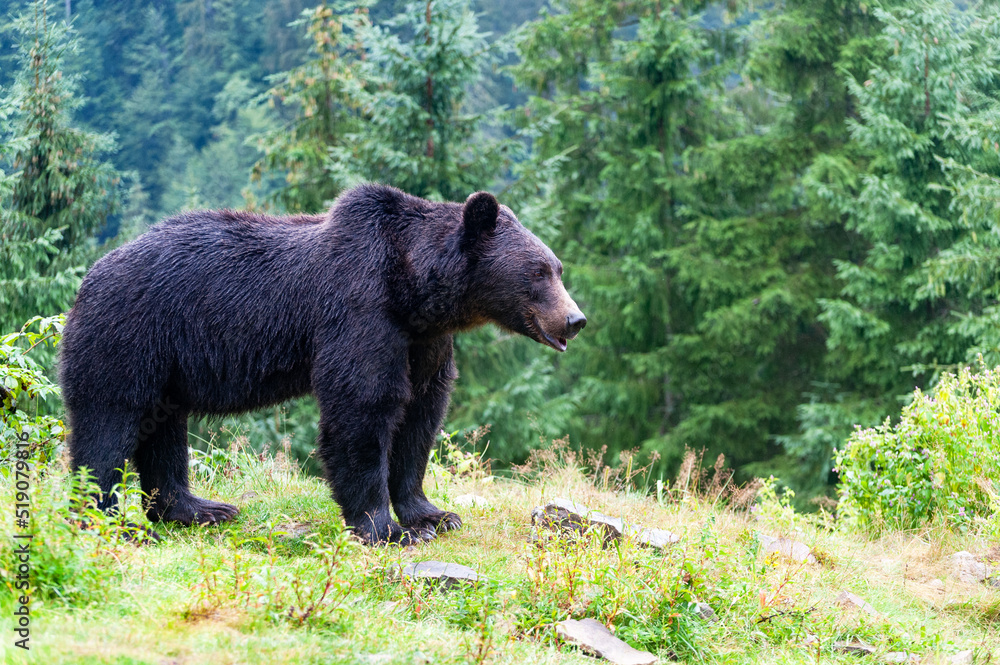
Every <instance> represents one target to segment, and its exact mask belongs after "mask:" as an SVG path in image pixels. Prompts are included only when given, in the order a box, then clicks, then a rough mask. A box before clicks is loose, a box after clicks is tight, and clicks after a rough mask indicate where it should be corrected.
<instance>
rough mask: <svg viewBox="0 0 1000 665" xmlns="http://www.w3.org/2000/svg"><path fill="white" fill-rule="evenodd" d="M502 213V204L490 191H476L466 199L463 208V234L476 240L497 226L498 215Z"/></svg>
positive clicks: (469, 238)
mask: <svg viewBox="0 0 1000 665" xmlns="http://www.w3.org/2000/svg"><path fill="white" fill-rule="evenodd" d="M499 214H500V204H499V203H497V198H496V197H495V196H493V195H492V194H490V193H489V192H476V193H475V194H473V195H472V196H470V197H469V198H467V199H466V200H465V207H464V208H463V209H462V225H463V226H464V227H465V233H464V234H463V235H464V236H465V238H466V240H475V239H476V238H480V237H482V236H484V235H486V234H488V233H493V231H495V230H496V228H497V216H498V215H499Z"/></svg>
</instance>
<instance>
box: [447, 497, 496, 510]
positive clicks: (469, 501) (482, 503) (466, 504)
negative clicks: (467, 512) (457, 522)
mask: <svg viewBox="0 0 1000 665" xmlns="http://www.w3.org/2000/svg"><path fill="white" fill-rule="evenodd" d="M452 503H454V504H455V505H456V506H458V507H459V508H486V507H488V506H489V505H490V502H489V500H488V499H487V498H486V497H484V496H479V495H478V494H462V495H460V496H456V497H455V500H454V501H452Z"/></svg>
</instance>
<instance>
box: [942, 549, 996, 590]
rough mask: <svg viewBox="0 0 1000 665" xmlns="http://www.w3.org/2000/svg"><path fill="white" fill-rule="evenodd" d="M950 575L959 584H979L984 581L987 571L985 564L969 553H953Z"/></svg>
mask: <svg viewBox="0 0 1000 665" xmlns="http://www.w3.org/2000/svg"><path fill="white" fill-rule="evenodd" d="M951 574H952V577H955V578H957V579H958V581H960V582H965V583H966V584H979V583H980V582H983V581H985V580H986V577H987V575H988V574H989V571H988V570H987V568H986V564H984V563H982V562H980V561H978V560H977V559H976V557H975V556H974V555H973V554H971V553H969V552H955V553H954V554H952V555H951Z"/></svg>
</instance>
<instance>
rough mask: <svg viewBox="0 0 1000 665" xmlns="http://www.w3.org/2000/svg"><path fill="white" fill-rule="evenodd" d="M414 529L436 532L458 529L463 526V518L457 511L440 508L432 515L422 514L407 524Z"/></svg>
mask: <svg viewBox="0 0 1000 665" xmlns="http://www.w3.org/2000/svg"><path fill="white" fill-rule="evenodd" d="M406 525H407V526H409V527H411V528H414V529H421V530H428V531H431V532H433V533H435V534H438V533H444V532H445V531H457V530H458V529H461V528H462V518H461V517H459V516H458V515H456V514H455V513H452V512H448V511H446V510H439V511H437V512H434V513H431V514H430V515H422V516H420V517H418V518H416V519H413V520H410V521H409V522H407V524H406Z"/></svg>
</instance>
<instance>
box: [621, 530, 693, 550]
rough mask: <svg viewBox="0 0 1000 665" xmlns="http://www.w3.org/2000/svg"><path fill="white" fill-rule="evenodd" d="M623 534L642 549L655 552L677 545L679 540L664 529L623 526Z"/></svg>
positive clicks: (678, 537) (679, 538) (675, 535)
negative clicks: (646, 548) (654, 550)
mask: <svg viewBox="0 0 1000 665" xmlns="http://www.w3.org/2000/svg"><path fill="white" fill-rule="evenodd" d="M625 534H626V535H627V536H629V537H630V538H634V539H635V541H636V542H637V543H639V544H640V545H642V546H643V547H652V548H653V549H657V550H662V549H664V548H666V547H669V546H671V545H674V544H676V543H679V542H680V540H681V537H680V536H678V535H677V534H675V533H672V532H670V531H667V530H666V529H647V528H644V527H637V526H632V525H631V524H626V525H625Z"/></svg>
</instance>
